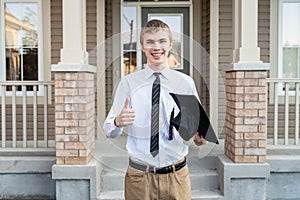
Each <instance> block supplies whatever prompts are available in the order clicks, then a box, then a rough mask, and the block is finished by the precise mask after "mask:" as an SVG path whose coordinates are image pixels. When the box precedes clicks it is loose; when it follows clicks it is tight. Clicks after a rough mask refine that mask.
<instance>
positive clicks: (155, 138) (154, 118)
mask: <svg viewBox="0 0 300 200" xmlns="http://www.w3.org/2000/svg"><path fill="white" fill-rule="evenodd" d="M153 75H155V77H156V78H155V80H154V82H153V85H152V110H151V142H150V153H151V154H152V156H153V157H155V156H156V155H157V154H158V149H159V97H160V78H159V75H160V73H157V72H155V73H153Z"/></svg>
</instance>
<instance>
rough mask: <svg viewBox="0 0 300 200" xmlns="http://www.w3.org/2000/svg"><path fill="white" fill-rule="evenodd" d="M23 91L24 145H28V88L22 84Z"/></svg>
mask: <svg viewBox="0 0 300 200" xmlns="http://www.w3.org/2000/svg"><path fill="white" fill-rule="evenodd" d="M22 91H23V147H24V148H26V147H27V109H26V107H27V88H26V86H25V85H22Z"/></svg>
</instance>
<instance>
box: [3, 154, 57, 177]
mask: <svg viewBox="0 0 300 200" xmlns="http://www.w3.org/2000/svg"><path fill="white" fill-rule="evenodd" d="M54 164H55V156H25V157H24V156H22V157H20V156H9V157H0V174H8V173H12V174H18V173H20V174H24V173H51V171H52V170H51V169H52V166H53V165H54Z"/></svg>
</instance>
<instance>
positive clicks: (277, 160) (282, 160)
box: [267, 155, 300, 173]
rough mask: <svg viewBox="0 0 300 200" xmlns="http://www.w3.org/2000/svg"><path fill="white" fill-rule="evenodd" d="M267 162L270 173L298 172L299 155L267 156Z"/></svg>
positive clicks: (299, 166) (299, 168)
mask: <svg viewBox="0 0 300 200" xmlns="http://www.w3.org/2000/svg"><path fill="white" fill-rule="evenodd" d="M267 162H268V163H269V164H270V167H271V172H297V173H299V172H300V156H299V155H270V156H267ZM287 163H288V164H287Z"/></svg>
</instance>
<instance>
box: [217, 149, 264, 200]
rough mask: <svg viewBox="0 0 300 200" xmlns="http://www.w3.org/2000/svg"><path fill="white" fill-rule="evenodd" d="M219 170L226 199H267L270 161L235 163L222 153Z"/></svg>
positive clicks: (218, 163)
mask: <svg viewBox="0 0 300 200" xmlns="http://www.w3.org/2000/svg"><path fill="white" fill-rule="evenodd" d="M217 170H218V173H219V179H220V190H221V192H222V193H223V195H224V199H228V200H239V199H247V200H252V199H253V200H256V199H265V196H266V191H267V179H268V178H269V177H270V166H269V164H268V163H233V162H232V161H231V160H230V159H229V158H227V157H226V156H225V155H220V156H219V157H218V161H217Z"/></svg>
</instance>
